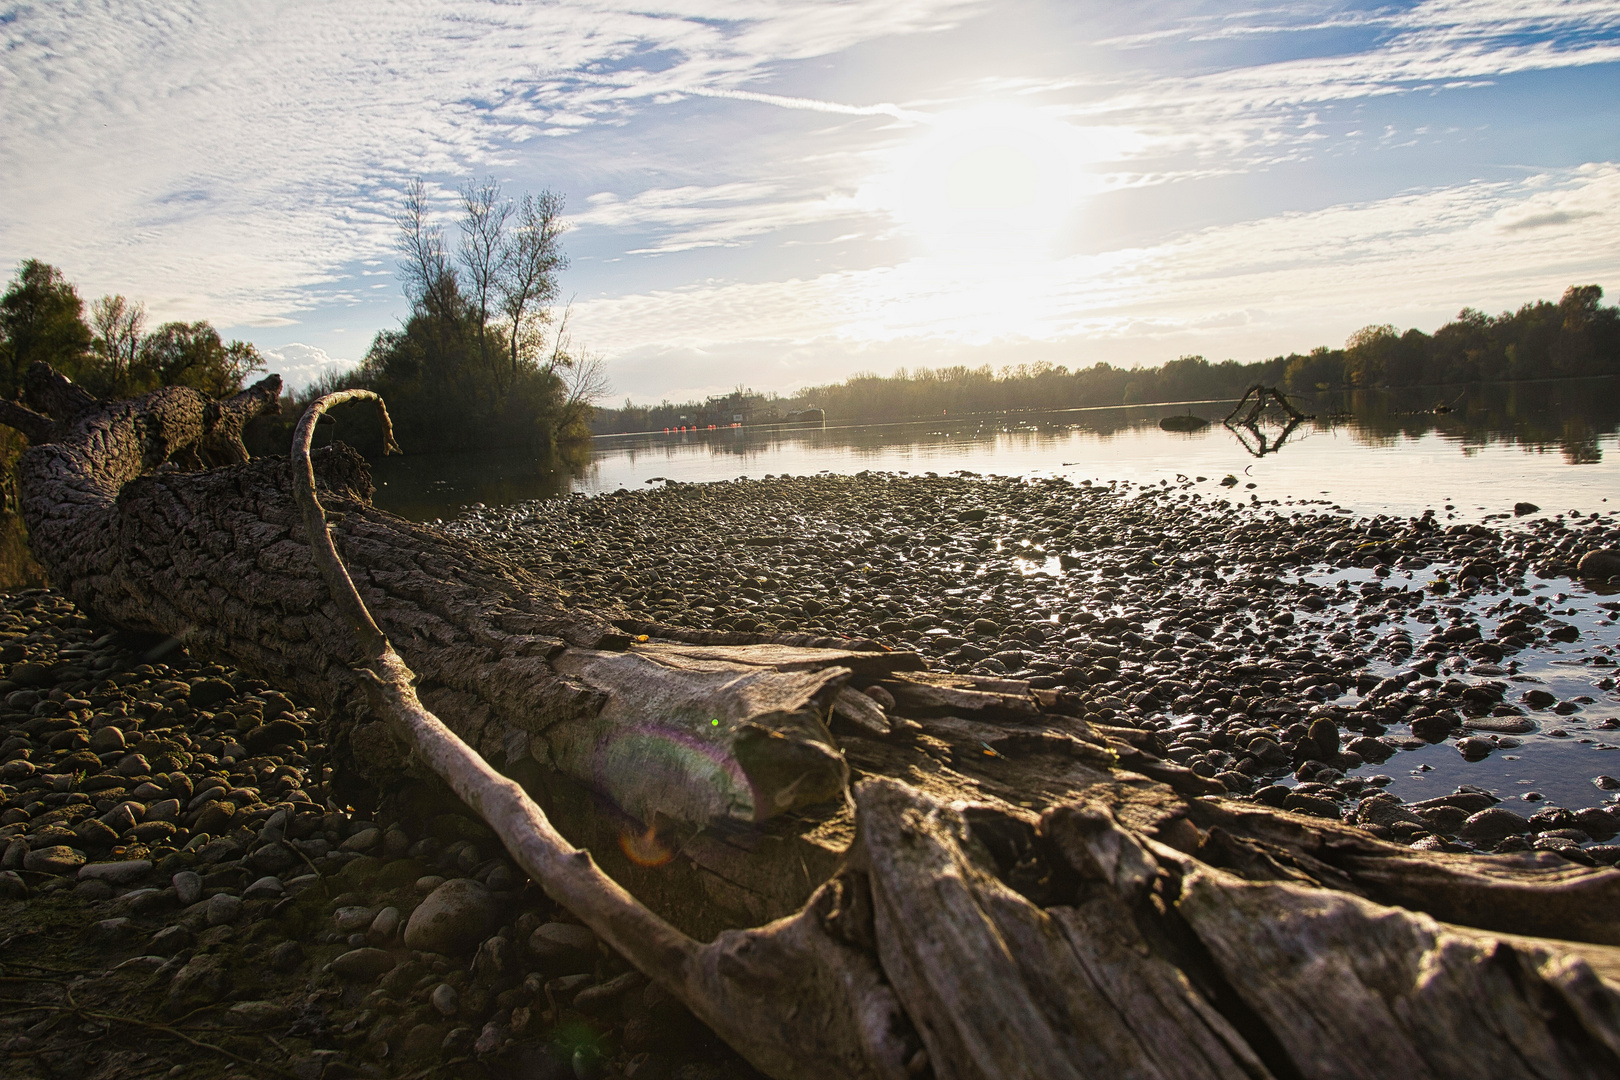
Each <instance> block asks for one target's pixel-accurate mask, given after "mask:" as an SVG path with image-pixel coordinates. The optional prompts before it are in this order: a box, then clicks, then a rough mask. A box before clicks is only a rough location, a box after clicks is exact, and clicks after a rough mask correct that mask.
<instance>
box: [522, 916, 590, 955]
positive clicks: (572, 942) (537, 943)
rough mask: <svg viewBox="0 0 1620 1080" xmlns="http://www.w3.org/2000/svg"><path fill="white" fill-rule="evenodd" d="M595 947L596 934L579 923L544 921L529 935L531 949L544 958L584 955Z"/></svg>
mask: <svg viewBox="0 0 1620 1080" xmlns="http://www.w3.org/2000/svg"><path fill="white" fill-rule="evenodd" d="M595 948H596V935H595V934H593V933H592V932H591V929H590V927H588V926H580V925H578V924H577V923H559V922H549V923H543V924H542V925H540V926H538V927H536V928H535V931H534V933H532V934H530V935H529V951H530V952H532V953H534V955H536V956H538V957H541V958H542V959H549V958H554V957H571V956H578V955H583V954H587V953H590V952H592V951H593V950H595Z"/></svg>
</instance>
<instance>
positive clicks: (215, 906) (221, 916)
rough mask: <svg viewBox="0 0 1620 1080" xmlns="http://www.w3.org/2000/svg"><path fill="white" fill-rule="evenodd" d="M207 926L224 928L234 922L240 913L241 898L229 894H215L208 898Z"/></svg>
mask: <svg viewBox="0 0 1620 1080" xmlns="http://www.w3.org/2000/svg"><path fill="white" fill-rule="evenodd" d="M207 911H208V925H209V926H224V925H226V924H228V923H233V922H235V921H236V917H237V916H238V915H240V914H241V913H242V898H241V897H239V896H232V895H231V894H230V893H215V894H214V895H213V896H210V897H209V898H208V909H207Z"/></svg>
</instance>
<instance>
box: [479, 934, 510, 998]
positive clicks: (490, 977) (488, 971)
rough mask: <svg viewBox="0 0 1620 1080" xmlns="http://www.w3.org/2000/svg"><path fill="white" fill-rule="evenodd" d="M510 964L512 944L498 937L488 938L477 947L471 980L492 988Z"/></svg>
mask: <svg viewBox="0 0 1620 1080" xmlns="http://www.w3.org/2000/svg"><path fill="white" fill-rule="evenodd" d="M512 963H513V957H512V943H511V942H510V941H507V940H506V939H505V938H503V937H500V936H499V935H497V936H495V937H492V938H489V939H488V940H486V941H485V942H484V943H483V944H482V945H480V946H478V955H477V956H475V957H473V965H472V970H473V978H475V979H477V980H478V982H479V984H480V985H482V986H485V987H492V986H494V985H495V984H496V983H497V982H499V981H500V979H501V977H502V976H503V975H505V974H506V972H507V969H508V968H510V967H511V966H512Z"/></svg>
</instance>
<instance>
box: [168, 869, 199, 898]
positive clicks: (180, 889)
mask: <svg viewBox="0 0 1620 1080" xmlns="http://www.w3.org/2000/svg"><path fill="white" fill-rule="evenodd" d="M169 883H170V884H171V885H173V886H174V895H175V899H177V900H178V901H179V902H180V906H181V907H190V906H191V905H192V904H195V903H196V902H197V901H199V900H201V899H202V889H203V884H202V877H201V876H200V875H198V873H197V872H196V871H195V870H181V871H180V872H179V873H177V874H175V875H174V877H172V878H170V879H169Z"/></svg>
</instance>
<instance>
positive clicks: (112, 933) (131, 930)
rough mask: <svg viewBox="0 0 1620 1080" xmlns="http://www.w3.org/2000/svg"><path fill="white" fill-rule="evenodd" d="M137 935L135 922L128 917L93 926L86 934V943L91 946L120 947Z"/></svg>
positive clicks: (105, 920) (104, 920) (108, 920)
mask: <svg viewBox="0 0 1620 1080" xmlns="http://www.w3.org/2000/svg"><path fill="white" fill-rule="evenodd" d="M136 933H137V931H136V927H135V921H134V920H133V919H131V918H129V917H128V916H120V917H118V918H116V919H103V920H101V921H100V922H98V923H95V924H93V925H92V926H91V927H90V929H89V931H88V932H86V934H85V941H87V942H89V943H90V944H91V945H118V944H121V943H122V942H124V941H126V940H128V939H129V938H131V937H133V936H135V934H136Z"/></svg>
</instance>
